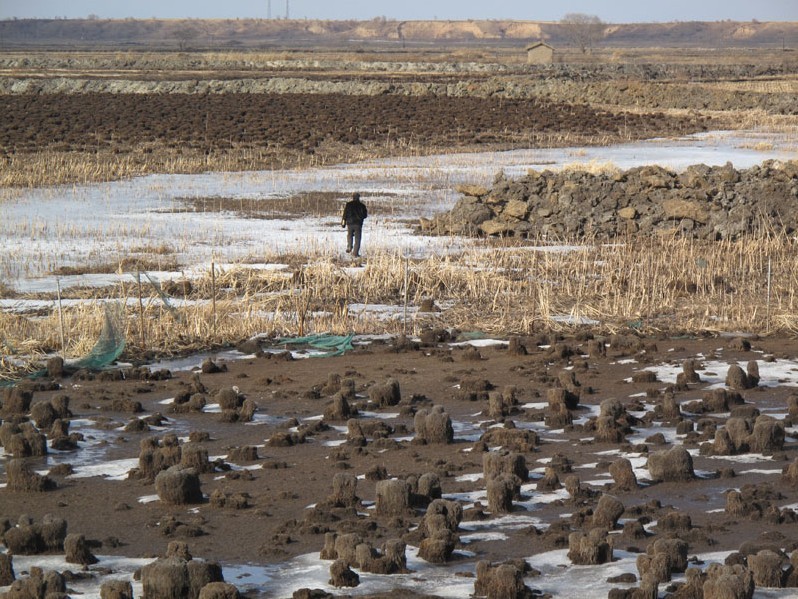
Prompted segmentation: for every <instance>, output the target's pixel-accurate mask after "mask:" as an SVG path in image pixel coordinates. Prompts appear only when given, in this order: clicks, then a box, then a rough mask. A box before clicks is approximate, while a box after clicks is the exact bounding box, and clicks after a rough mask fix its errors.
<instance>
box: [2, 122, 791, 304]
mask: <svg viewBox="0 0 798 599" xmlns="http://www.w3.org/2000/svg"><path fill="white" fill-rule="evenodd" d="M759 142H764V143H761V144H760V145H757V144H759ZM792 144H793V141H792V140H791V139H790V138H789V137H788V136H786V135H782V134H777V133H767V132H759V131H737V132H724V131H716V132H712V133H706V134H700V135H693V136H687V137H682V138H672V139H655V140H649V141H642V142H635V143H630V144H622V145H616V146H610V147H574V148H558V149H536V150H514V151H508V152H481V153H474V154H446V155H437V156H424V157H411V158H393V159H381V160H371V161H367V162H362V163H357V164H343V165H337V166H331V167H324V168H315V169H308V170H286V171H256V172H241V173H206V174H200V175H150V176H147V177H139V178H134V179H129V180H125V181H116V182H110V183H99V184H92V185H82V186H61V187H48V188H44V189H32V190H27V189H13V190H3V191H1V192H0V194H1V195H0V202H2V204H3V219H2V222H0V254H2V255H4V256H5V260H4V262H3V264H2V265H0V266H2V268H3V270H4V271H5V272H4V273H3V274H4V278H5V281H6V283H7V284H8V285H10V286H11V287H13V288H15V289H17V290H18V291H21V292H36V291H42V292H53V291H55V288H56V281H55V278H54V277H48V276H46V274H47V273H48V272H52V271H53V270H55V269H57V268H58V267H62V266H70V265H73V266H74V265H81V266H82V265H86V264H88V263H96V264H99V263H108V262H114V261H116V260H121V258H123V257H127V256H129V255H131V254H132V253H134V252H135V251H136V249H137V248H139V249H140V248H142V247H146V246H152V247H158V246H162V245H168V246H170V247H172V248H173V249H174V250H175V252H176V257H177V259H178V261H179V262H181V263H182V264H184V265H185V269H186V271H185V272H184V273H171V274H170V273H161V276H160V277H159V280H162V279H164V278H168V277H170V276H174V277H177V276H184V275H186V276H192V274H193V273H196V272H197V271H202V270H207V269H208V268H209V266H210V264H211V263H212V262H215V263H236V262H239V261H241V260H245V259H246V260H247V261H255V262H258V260H257V258H258V257H261V258H262V257H263V256H264V255H265V254H269V253H280V252H285V251H292V252H294V251H308V252H319V253H322V254H324V253H327V254H341V255H343V249H344V247H343V246H344V243H343V239H342V235H343V233H342V230H341V228H340V226H339V224H338V218H337V216H334V217H317V216H313V215H307V216H305V217H304V218H285V217H284V216H282V215H279V214H276V213H275V214H274V216H273V218H268V219H252V218H246V217H244V216H241V215H237V214H234V213H231V212H216V211H213V212H194V211H190V210H188V209H186V207H185V206H184V203H183V201H182V200H183V199H186V198H188V199H192V198H201V197H210V196H219V197H226V198H242V199H243V198H247V199H256V200H259V201H262V202H263V204H264V206H265V207H268V204H269V202H270V201H271V200H274V199H277V198H283V197H288V196H291V195H293V194H297V193H301V192H309V191H324V192H334V193H340V194H341V202H342V204H343V201H344V200H345V199H346V198H347V196H348V195H349V194H351V192H352V191H354V190H358V191H360V192H362V193H363V194H364V196H365V197H366V198H367V200H368V203H369V207H370V212H371V216H370V219H369V221H367V227H366V231H365V233H364V247H365V249H366V251H367V252H368V251H371V250H375V249H381V250H389V251H397V252H402V253H403V254H408V255H411V254H412V255H418V256H423V255H428V254H430V253H432V252H434V253H444V252H450V251H453V250H458V249H460V248H462V247H463V246H465V245H468V244H470V243H472V242H471V241H469V240H459V239H458V240H455V239H452V238H447V237H423V236H417V235H413V234H412V229H411V227H410V226H408V225H407V223H408V222H416V221H417V220H418V219H419V218H420V217H429V216H432V215H434V214H435V213H438V212H441V211H444V210H448V209H449V208H451V207H452V206H453V205H454V203H455V202H456V201H457V199H458V194H457V192H456V191H455V188H456V186H457V184H459V183H475V184H481V185H490V182H491V180H492V179H493V177H494V176H495V175H496V173H497V172H499V171H504V172H505V173H507V174H508V175H511V176H518V175H521V174H524V173H526V171H527V170H528V169H530V168H534V169H538V170H540V169H541V168H547V169H557V168H561V167H563V166H566V165H570V164H587V163H591V162H596V161H600V162H602V163H605V162H610V163H613V164H614V165H616V166H618V167H620V168H630V167H633V166H639V165H644V164H660V165H663V166H666V167H670V168H673V169H676V170H679V169H683V168H685V167H687V166H688V165H690V164H696V163H705V164H712V165H718V164H725V163H726V162H731V163H732V164H733V165H734V166H735V167H737V168H746V167H750V166H752V165H754V164H758V163H761V162H762V161H764V160H766V159H769V158H777V159H793V158H796V151H795V149H794V145H792ZM754 148H766V149H754ZM376 232H379V233H378V234H377V233H376ZM253 259H254V260H253ZM260 264H262V261H261V262H260ZM114 280H117V281H118V280H126V281H128V282H131V275H130V274H129V273H127V274H126V273H120V274H117V275H80V276H73V277H63V278H62V286H63V287H67V286H72V285H94V286H96V285H102V284H104V283H105V282H112V281H114Z"/></svg>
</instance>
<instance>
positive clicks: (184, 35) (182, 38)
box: [175, 26, 199, 52]
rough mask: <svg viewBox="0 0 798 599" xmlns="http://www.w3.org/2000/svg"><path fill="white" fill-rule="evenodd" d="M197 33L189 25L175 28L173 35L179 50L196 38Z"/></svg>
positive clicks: (186, 46)
mask: <svg viewBox="0 0 798 599" xmlns="http://www.w3.org/2000/svg"><path fill="white" fill-rule="evenodd" d="M198 35H199V34H198V33H197V30H196V29H194V28H193V27H190V26H186V27H180V28H179V29H176V30H175V37H176V38H177V44H178V46H179V47H180V51H181V52H183V51H184V50H185V49H186V48H188V44H189V42H191V41H193V40H195V39H197V36H198Z"/></svg>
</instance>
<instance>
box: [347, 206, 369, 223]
mask: <svg viewBox="0 0 798 599" xmlns="http://www.w3.org/2000/svg"><path fill="white" fill-rule="evenodd" d="M368 214H369V212H368V210H367V209H366V205H365V204H364V203H363V202H361V201H360V200H349V201H348V202H347V203H346V206H344V215H343V217H342V218H341V224H345V225H362V224H363V221H364V220H366V217H367V216H368Z"/></svg>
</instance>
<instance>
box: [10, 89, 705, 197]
mask: <svg viewBox="0 0 798 599" xmlns="http://www.w3.org/2000/svg"><path fill="white" fill-rule="evenodd" d="M0 111H2V113H3V114H4V116H5V118H3V119H2V121H0V160H2V161H3V162H4V163H5V169H4V171H5V175H4V178H3V180H4V182H5V184H6V185H30V184H34V183H33V182H34V181H36V182H37V183H36V184H39V185H41V184H47V183H64V182H70V181H76V180H92V179H103V178H115V177H118V176H120V175H127V176H131V175H136V174H144V173H149V172H200V171H203V170H209V169H214V168H215V169H217V170H218V169H225V170H240V169H263V168H273V167H286V166H289V167H290V166H297V165H308V164H312V163H313V164H320V163H329V162H334V161H347V160H356V159H359V158H360V159H362V158H364V157H366V156H370V157H373V156H375V155H385V154H410V153H429V152H434V151H436V150H437V151H443V150H446V151H451V150H452V149H462V150H474V149H483V150H484V149H496V148H510V147H529V146H541V147H546V146H561V145H566V144H575V145H576V144H598V143H611V142H613V141H620V140H622V139H624V140H629V139H643V138H648V137H654V136H667V135H672V134H674V135H684V134H689V133H694V132H696V131H702V130H705V129H706V128H707V126H708V124H709V123H710V122H711V121H710V120H709V119H708V118H705V117H700V116H672V115H665V114H664V113H662V112H656V111H653V112H647V113H640V114H638V113H631V112H625V111H616V112H611V111H607V110H602V109H595V108H591V107H589V106H587V105H584V104H577V103H573V104H572V103H565V102H555V101H548V100H544V99H536V98H532V99H526V100H524V99H506V98H478V97H440V96H431V95H430V96H399V95H377V96H364V95H340V94H290V93H289V94H235V93H225V94H201V95H200V94H124V93H122V94H98V93H87V94H42V95H36V94H20V95H0ZM37 156H45V157H47V156H49V157H57V159H56V158H53V160H56V162H59V163H60V162H64V163H65V164H69V163H70V162H71V161H78V162H79V163H80V164H82V165H83V167H84V168H74V167H73V168H67V167H64V168H57V167H52V168H47V169H44V168H42V167H41V164H42V163H39V162H35V159H36V157H37ZM31 161H33V162H31ZM30 171H33V172H30ZM26 173H27V175H26Z"/></svg>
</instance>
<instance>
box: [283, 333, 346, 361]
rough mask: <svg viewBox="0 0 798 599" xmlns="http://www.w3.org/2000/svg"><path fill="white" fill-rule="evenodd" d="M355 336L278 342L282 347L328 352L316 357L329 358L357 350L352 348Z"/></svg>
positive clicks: (330, 336)
mask: <svg viewBox="0 0 798 599" xmlns="http://www.w3.org/2000/svg"><path fill="white" fill-rule="evenodd" d="M353 338H354V335H307V336H305V337H283V338H280V339H278V340H277V343H278V344H280V345H288V344H292V345H304V346H308V347H312V348H314V349H321V350H326V351H325V353H323V354H316V355H315V356H314V357H319V358H327V357H330V356H341V355H343V354H344V353H346V352H348V351H351V350H353V349H355V348H354V347H353V346H352V339H353Z"/></svg>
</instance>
